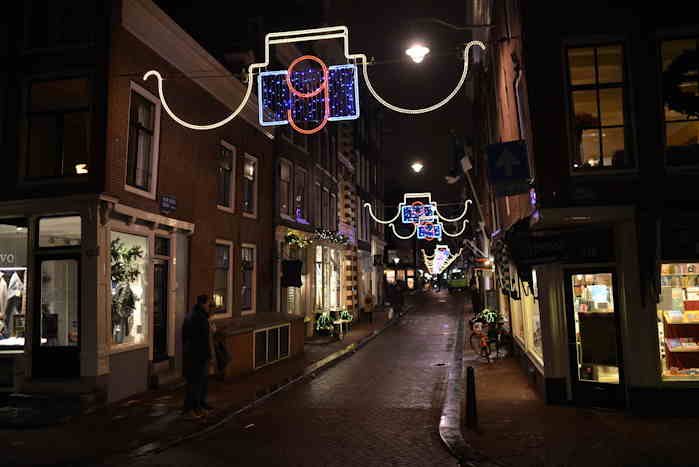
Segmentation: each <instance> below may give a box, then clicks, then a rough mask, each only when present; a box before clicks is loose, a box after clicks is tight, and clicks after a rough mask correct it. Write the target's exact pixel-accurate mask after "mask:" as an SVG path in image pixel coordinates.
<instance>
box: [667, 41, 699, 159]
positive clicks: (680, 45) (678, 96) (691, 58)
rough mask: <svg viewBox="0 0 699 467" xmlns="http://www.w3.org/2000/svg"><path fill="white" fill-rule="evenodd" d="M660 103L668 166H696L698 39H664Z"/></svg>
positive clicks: (698, 136)
mask: <svg viewBox="0 0 699 467" xmlns="http://www.w3.org/2000/svg"><path fill="white" fill-rule="evenodd" d="M661 54H662V60H663V104H664V110H665V115H664V121H665V162H666V164H667V165H668V166H670V167H682V166H692V165H693V166H699V106H697V105H694V106H693V105H692V104H691V101H692V100H694V101H697V100H699V65H698V64H699V39H698V38H694V39H682V40H673V41H664V42H663V43H662V44H661Z"/></svg>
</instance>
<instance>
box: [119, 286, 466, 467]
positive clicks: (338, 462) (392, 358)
mask: <svg viewBox="0 0 699 467" xmlns="http://www.w3.org/2000/svg"><path fill="white" fill-rule="evenodd" d="M411 301H412V300H411ZM414 305H415V307H414V308H413V310H412V311H411V312H409V313H408V314H406V315H405V316H404V317H403V318H402V319H401V320H400V321H399V322H398V323H397V324H396V325H394V326H392V327H391V328H389V329H388V330H387V331H385V332H384V333H383V334H381V335H380V336H379V337H378V338H376V339H375V340H374V341H372V342H371V343H370V344H368V345H367V346H366V347H364V348H363V349H361V350H359V351H358V352H357V353H355V354H354V355H352V356H350V357H349V358H347V359H345V360H343V361H341V362H339V363H338V364H336V365H334V366H332V367H330V368H329V369H327V370H325V371H323V372H321V373H319V374H318V375H317V377H316V378H314V379H313V380H311V381H309V382H307V383H302V384H300V385H298V386H296V387H292V388H291V389H290V390H289V391H287V392H282V393H280V394H279V395H277V396H276V397H273V398H272V399H270V400H268V401H267V402H265V403H264V404H262V405H261V406H259V407H258V408H255V409H253V410H251V411H249V412H246V413H244V414H242V415H241V416H240V417H239V418H236V419H234V420H232V421H231V422H230V423H228V424H227V425H225V426H223V427H222V428H221V429H220V430H218V431H216V432H213V433H210V434H208V435H206V436H205V437H202V438H200V439H195V440H191V441H187V442H185V443H183V444H181V445H179V446H177V447H174V448H172V449H169V450H166V451H164V452H162V453H160V454H157V455H152V456H146V457H143V458H140V459H132V460H129V461H124V464H122V465H124V466H126V465H129V466H133V467H136V466H204V465H205V466H210V467H216V466H253V465H256V466H270V467H271V466H304V467H314V466H328V467H330V466H348V465H356V466H365V467H370V466H455V465H457V462H456V460H455V459H454V458H453V457H452V456H451V454H450V453H449V451H448V450H447V448H446V446H445V445H444V444H443V442H442V440H441V439H440V437H439V432H438V426H439V418H440V414H441V411H442V403H443V397H444V392H445V382H446V374H447V370H448V364H449V362H450V361H451V358H452V355H453V351H454V339H455V325H456V322H457V319H458V318H459V317H461V316H463V307H464V305H463V296H462V295H450V294H448V293H447V292H446V290H443V291H442V292H441V293H431V292H428V293H426V294H424V295H416V296H415V297H414Z"/></svg>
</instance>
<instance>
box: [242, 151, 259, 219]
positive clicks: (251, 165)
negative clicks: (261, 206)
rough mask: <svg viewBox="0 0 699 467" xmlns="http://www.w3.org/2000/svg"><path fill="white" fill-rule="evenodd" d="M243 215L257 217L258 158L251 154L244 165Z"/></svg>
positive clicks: (246, 155) (246, 156)
mask: <svg viewBox="0 0 699 467" xmlns="http://www.w3.org/2000/svg"><path fill="white" fill-rule="evenodd" d="M243 214H246V215H248V216H249V217H256V216H257V158H255V157H253V156H251V155H249V154H245V164H244V165H243Z"/></svg>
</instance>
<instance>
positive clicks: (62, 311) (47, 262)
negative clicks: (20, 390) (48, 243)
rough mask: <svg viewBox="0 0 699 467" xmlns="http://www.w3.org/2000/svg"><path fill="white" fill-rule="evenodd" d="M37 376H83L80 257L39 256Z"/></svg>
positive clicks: (35, 337) (34, 365)
mask: <svg viewBox="0 0 699 467" xmlns="http://www.w3.org/2000/svg"><path fill="white" fill-rule="evenodd" d="M34 283H35V284H39V287H35V297H36V301H35V303H36V305H35V306H34V307H33V308H34V310H33V311H34V314H33V318H34V326H33V328H34V329H33V335H32V337H33V343H32V353H33V358H32V376H33V377H34V378H78V377H80V257H79V256H72V255H71V256H51V257H46V258H37V268H36V274H35V282H34Z"/></svg>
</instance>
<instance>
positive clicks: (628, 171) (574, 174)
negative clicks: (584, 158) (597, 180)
mask: <svg viewBox="0 0 699 467" xmlns="http://www.w3.org/2000/svg"><path fill="white" fill-rule="evenodd" d="M570 175H571V176H572V177H604V176H618V175H638V169H620V170H612V169H610V170H600V171H589V172H570Z"/></svg>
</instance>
